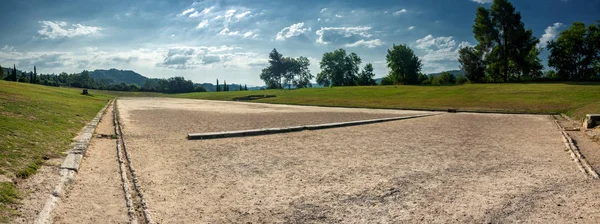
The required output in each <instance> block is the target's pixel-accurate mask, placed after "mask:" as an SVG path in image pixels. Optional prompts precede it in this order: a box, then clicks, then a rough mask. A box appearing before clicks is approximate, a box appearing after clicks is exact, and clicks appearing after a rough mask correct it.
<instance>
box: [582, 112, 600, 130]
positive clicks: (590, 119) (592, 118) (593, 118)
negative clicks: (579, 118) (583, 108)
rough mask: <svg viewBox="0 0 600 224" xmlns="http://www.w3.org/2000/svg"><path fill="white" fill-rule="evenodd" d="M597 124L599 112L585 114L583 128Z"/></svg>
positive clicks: (599, 118) (599, 122)
mask: <svg viewBox="0 0 600 224" xmlns="http://www.w3.org/2000/svg"><path fill="white" fill-rule="evenodd" d="M598 124H600V114H588V115H585V119H584V120H583V127H584V128H593V127H595V126H596V125H598Z"/></svg>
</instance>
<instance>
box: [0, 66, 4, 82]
mask: <svg viewBox="0 0 600 224" xmlns="http://www.w3.org/2000/svg"><path fill="white" fill-rule="evenodd" d="M0 79H4V69H2V66H0Z"/></svg>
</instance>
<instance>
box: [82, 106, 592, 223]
mask: <svg viewBox="0 0 600 224" xmlns="http://www.w3.org/2000/svg"><path fill="white" fill-rule="evenodd" d="M118 103H119V109H120V111H121V114H122V116H123V123H124V126H125V134H126V140H127V144H128V148H129V150H130V152H131V154H132V156H133V163H134V165H135V167H136V171H137V173H138V177H139V178H140V181H141V186H142V190H143V192H144V195H145V197H146V200H147V201H148V203H149V208H150V210H151V212H152V214H153V218H154V220H155V221H158V222H160V223H173V222H175V223H195V222H200V223H232V222H234V223H246V222H252V223H367V222H368V223H377V222H380V223H399V222H411V223H416V222H435V223H448V222H456V223H463V222H477V223H482V222H485V223H488V222H490V223H511V222H535V223H573V222H578V223H598V222H600V212H598V210H597V208H598V206H600V194H599V193H600V188H598V187H599V182H598V181H595V180H591V179H588V178H586V177H585V176H584V175H583V174H582V173H580V172H579V170H578V169H577V168H576V166H575V164H574V163H573V162H572V161H571V160H570V157H569V155H568V153H567V152H565V150H564V145H563V143H562V140H561V138H560V134H559V132H558V130H557V129H556V127H555V126H554V124H553V123H552V119H551V118H550V117H549V116H533V115H498V114H468V113H459V114H446V113H444V114H439V115H437V116H433V117H425V118H416V119H410V120H401V121H394V122H386V123H379V124H370V125H362V126H354V127H345V128H336V129H327V130H318V131H304V132H296V133H287V134H276V135H266V136H254V137H245V138H230V139H214V140H202V141H188V140H185V136H186V135H187V134H188V133H190V132H207V131H222V130H241V129H247V128H260V127H282V126H288V125H297V124H311V123H325V122H336V121H343V120H354V119H370V118H375V117H392V116H399V115H405V114H422V113H424V112H416V111H392V110H367V109H343V108H318V107H295V106H284V105H265V104H248V103H231V102H215V101H200V100H184V99H161V98H146V99H134V98H123V99H120V100H119V102H118ZM84 164H86V162H85V161H84ZM114 167H115V169H116V167H117V166H116V165H115V166H114ZM82 175H83V172H82ZM78 179H79V177H78ZM115 179H116V176H115Z"/></svg>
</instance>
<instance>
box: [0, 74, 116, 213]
mask: <svg viewBox="0 0 600 224" xmlns="http://www.w3.org/2000/svg"><path fill="white" fill-rule="evenodd" d="M80 93H81V90H80V89H74V88H73V89H69V88H58V87H47V86H42V85H32V84H26V83H15V82H6V81H0V175H2V176H3V178H2V179H5V180H6V179H11V180H12V181H11V182H0V222H1V221H7V219H8V217H9V216H10V215H11V214H12V213H14V211H12V210H11V209H10V208H9V207H8V205H9V204H12V203H18V198H19V192H18V191H17V189H15V185H14V183H13V182H15V181H16V182H18V181H19V180H20V179H24V178H27V177H29V176H30V175H32V174H34V173H35V172H36V171H37V169H38V168H39V167H40V166H41V165H42V164H43V163H44V160H45V159H49V158H56V157H59V156H60V153H61V152H63V151H66V150H68V149H69V145H70V143H71V141H72V138H73V137H75V136H76V134H77V133H78V132H79V131H80V130H81V128H82V127H84V126H85V125H86V124H87V123H88V122H89V121H90V120H92V118H94V116H95V115H96V114H97V113H98V111H99V110H100V109H101V108H102V107H103V106H104V105H105V104H106V103H107V102H108V100H109V99H111V96H107V95H101V94H95V93H93V92H92V94H91V95H87V96H86V95H81V94H80Z"/></svg>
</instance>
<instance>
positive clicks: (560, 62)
mask: <svg viewBox="0 0 600 224" xmlns="http://www.w3.org/2000/svg"><path fill="white" fill-rule="evenodd" d="M473 34H474V35H475V39H477V41H478V44H477V46H475V47H465V48H462V49H460V50H459V59H458V61H459V62H460V64H461V68H462V69H463V70H464V72H465V74H466V76H467V78H468V79H469V80H470V81H471V82H511V81H527V80H540V79H547V78H552V79H556V78H559V79H560V80H575V81H580V80H595V79H596V80H597V79H600V77H598V74H599V73H600V30H599V27H598V25H596V24H592V25H590V26H588V27H586V26H585V24H583V23H580V22H577V23H574V24H573V25H572V26H571V27H570V28H569V29H568V30H565V31H563V32H561V33H560V35H559V37H558V38H557V40H556V41H550V42H549V43H548V45H547V49H548V50H549V52H550V55H549V57H548V65H549V66H550V67H553V68H555V69H556V70H557V71H558V77H554V72H548V73H547V74H543V73H542V69H543V66H542V64H541V60H540V58H539V54H540V51H541V50H542V48H538V46H539V40H538V38H536V37H535V36H533V32H532V31H531V29H525V26H524V24H523V22H522V21H521V14H520V12H518V11H516V10H515V8H514V6H513V5H512V3H510V2H509V1H507V0H494V2H493V3H492V5H491V7H490V9H486V8H484V7H479V8H478V9H477V13H476V18H475V24H474V25H473Z"/></svg>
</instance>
